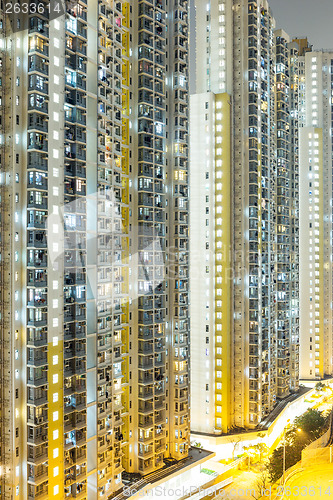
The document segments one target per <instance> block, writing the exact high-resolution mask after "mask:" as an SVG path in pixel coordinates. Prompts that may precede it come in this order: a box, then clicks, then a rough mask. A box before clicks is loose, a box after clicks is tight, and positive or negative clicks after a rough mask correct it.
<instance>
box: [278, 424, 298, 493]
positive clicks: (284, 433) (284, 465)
mask: <svg viewBox="0 0 333 500" xmlns="http://www.w3.org/2000/svg"><path fill="white" fill-rule="evenodd" d="M289 422H290V419H289V418H288V420H287V425H286V426H285V427H284V429H283V476H282V480H283V483H282V484H284V475H285V473H286V429H287V428H288V427H289ZM297 432H302V429H300V428H298V429H297Z"/></svg>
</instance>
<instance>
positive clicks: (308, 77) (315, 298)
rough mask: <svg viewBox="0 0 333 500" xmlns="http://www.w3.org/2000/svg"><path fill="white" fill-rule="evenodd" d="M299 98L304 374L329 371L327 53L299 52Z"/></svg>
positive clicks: (330, 73) (332, 359) (330, 74)
mask: <svg viewBox="0 0 333 500" xmlns="http://www.w3.org/2000/svg"><path fill="white" fill-rule="evenodd" d="M304 74H305V102H304V107H303V112H302V113H303V123H304V126H303V127H302V128H301V129H300V236H301V239H302V241H304V242H306V244H303V245H302V246H301V249H300V270H301V273H300V287H301V289H302V295H301V301H300V328H301V339H300V341H301V353H302V357H301V370H300V376H301V377H302V378H304V379H320V378H322V377H324V376H326V375H332V373H333V343H332V342H333V338H332V151H333V149H332V148H333V143H332V127H333V122H332V88H333V52H332V51H325V50H320V51H313V52H307V53H306V54H305V56H304Z"/></svg>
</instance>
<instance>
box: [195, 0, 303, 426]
mask: <svg viewBox="0 0 333 500" xmlns="http://www.w3.org/2000/svg"><path fill="white" fill-rule="evenodd" d="M196 9H197V11H196V14H197V24H196V29H197V61H196V67H197V94H195V95H193V96H191V179H190V185H191V212H190V213H191V222H190V228H191V232H190V235H191V263H192V266H191V363H192V367H193V368H192V371H191V385H192V393H191V412H192V415H191V426H192V430H193V432H194V433H195V432H196V431H197V432H204V433H210V434H213V433H216V434H218V433H221V432H227V431H228V430H231V428H233V427H245V428H255V427H256V426H257V425H258V424H259V423H260V422H261V421H262V419H263V418H264V417H265V416H267V415H268V414H269V413H270V412H271V411H272V409H273V407H274V405H275V403H276V401H277V399H282V398H284V397H286V396H287V395H289V394H290V392H293V391H297V389H298V328H299V326H298V317H299V313H298V156H297V155H298V144H297V128H298V123H297V120H298V105H297V103H298V59H297V46H295V44H292V45H290V42H289V38H288V36H287V35H286V34H285V33H284V32H283V31H282V30H279V31H276V32H275V31H274V28H275V21H274V18H273V16H272V13H271V11H270V9H269V5H268V3H267V2H266V1H265V0H262V1H259V2H257V1H245V0H234V1H231V0H214V1H213V0H212V1H210V2H206V1H205V2H204V1H200V0H198V1H197V2H196ZM199 360H201V365H200V368H198V363H199ZM203 408H204V409H205V417H204V418H203V416H202V413H201V414H200V409H201V412H202V410H203Z"/></svg>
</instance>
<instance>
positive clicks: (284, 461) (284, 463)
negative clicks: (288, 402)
mask: <svg viewBox="0 0 333 500" xmlns="http://www.w3.org/2000/svg"><path fill="white" fill-rule="evenodd" d="M288 422H290V420H289V419H288V420H287V425H286V426H285V427H284V428H283V475H282V485H284V475H285V472H286V428H287V427H288V425H289V424H288Z"/></svg>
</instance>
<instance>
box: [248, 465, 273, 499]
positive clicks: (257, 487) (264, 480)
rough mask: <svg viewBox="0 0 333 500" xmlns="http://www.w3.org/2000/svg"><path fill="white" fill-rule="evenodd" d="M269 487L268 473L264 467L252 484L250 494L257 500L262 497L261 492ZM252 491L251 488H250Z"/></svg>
mask: <svg viewBox="0 0 333 500" xmlns="http://www.w3.org/2000/svg"><path fill="white" fill-rule="evenodd" d="M268 488H269V473H268V471H267V470H266V469H263V470H262V471H261V472H260V474H259V476H258V479H257V480H256V482H255V484H254V492H253V493H252V494H251V496H252V497H253V498H254V499H255V500H259V498H262V494H263V492H264V491H265V490H267V489H268ZM251 491H252V488H251Z"/></svg>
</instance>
